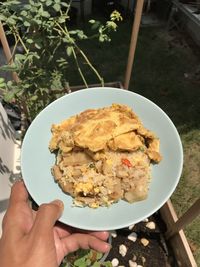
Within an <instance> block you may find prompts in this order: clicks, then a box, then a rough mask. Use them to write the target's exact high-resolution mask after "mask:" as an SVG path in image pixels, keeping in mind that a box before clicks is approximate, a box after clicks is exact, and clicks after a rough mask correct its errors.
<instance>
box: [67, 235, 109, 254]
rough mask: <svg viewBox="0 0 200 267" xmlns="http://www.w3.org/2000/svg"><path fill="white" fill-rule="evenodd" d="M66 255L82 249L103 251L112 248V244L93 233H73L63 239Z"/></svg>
mask: <svg viewBox="0 0 200 267" xmlns="http://www.w3.org/2000/svg"><path fill="white" fill-rule="evenodd" d="M62 244H63V247H64V252H65V255H67V254H68V253H71V252H74V251H76V250H78V249H79V248H81V249H89V248H92V249H94V250H97V251H99V252H102V253H106V252H108V251H109V250H110V245H109V244H108V243H106V242H105V241H103V240H100V239H98V238H96V237H95V236H92V235H87V234H72V235H71V236H69V237H66V238H64V239H62Z"/></svg>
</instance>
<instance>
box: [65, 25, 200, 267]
mask: <svg viewBox="0 0 200 267" xmlns="http://www.w3.org/2000/svg"><path fill="white" fill-rule="evenodd" d="M131 29H132V22H131V21H130V20H127V21H125V22H123V23H121V25H120V26H119V28H118V31H117V32H116V33H114V34H112V41H111V43H106V44H101V43H98V42H90V41H86V42H85V43H83V46H82V47H83V50H84V51H86V53H87V55H88V56H89V58H90V59H91V62H92V63H94V65H95V67H96V68H97V69H98V70H99V72H100V73H101V75H102V76H103V77H104V79H105V82H113V81H121V82H124V76H125V70H126V64H127V57H128V51H129V42H130V36H131ZM186 39H187V40H188V37H187V38H186ZM190 44H191V42H190ZM199 60H200V58H199V57H198V55H197V54H196V53H195V51H194V50H193V49H192V48H191V47H190V46H189V45H188V42H186V41H185V39H184V37H183V36H181V35H180V34H179V33H177V32H174V33H173V34H172V33H170V34H169V33H168V32H167V31H166V29H165V28H164V27H154V28H151V27H148V28H141V29H140V32H139V38H138V43H137V49H136V55H135V61H134V65H133V72H132V76H131V81H130V88H129V89H130V90H132V91H134V92H137V93H139V94H141V95H143V96H145V97H147V98H149V99H151V100H152V101H154V102H155V103H156V104H157V105H159V106H160V107H161V108H162V109H163V110H164V111H165V112H166V113H167V114H168V115H169V117H170V118H171V119H172V121H173V122H174V124H175V126H176V127H177V129H178V131H179V133H180V136H181V139H182V143H183V148H184V167H183V173H182V176H181V179H180V183H179V185H178V187H177V189H176V191H175V193H174V194H173V195H172V198H171V199H172V202H173V205H174V207H175V209H176V212H177V214H178V216H181V214H183V212H185V211H186V210H187V209H188V208H189V207H190V206H191V205H192V204H193V203H194V202H195V200H196V199H197V198H198V197H199V195H200V177H199V174H200V164H199V162H200V119H199V114H200V105H199V103H200V91H199V90H200V80H199V81H197V80H195V78H194V75H193V73H194V72H195V70H197V69H198V66H199V65H198V64H199ZM84 68H85V73H86V78H87V80H88V81H89V83H97V82H98V80H96V78H95V76H94V75H92V74H91V73H90V72H89V70H88V68H86V66H84ZM69 77H70V78H71V85H80V84H82V81H81V79H80V78H79V75H78V73H77V71H76V70H75V69H70V70H69ZM185 233H186V236H187V238H188V240H189V243H190V245H191V247H192V249H193V252H194V256H195V258H196V261H197V262H198V264H199V265H200V219H199V218H197V219H196V220H195V221H193V222H192V223H191V224H190V225H188V226H187V227H186V228H185Z"/></svg>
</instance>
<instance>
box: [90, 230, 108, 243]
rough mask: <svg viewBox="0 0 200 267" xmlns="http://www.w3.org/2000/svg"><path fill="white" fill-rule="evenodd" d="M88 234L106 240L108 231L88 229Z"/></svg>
mask: <svg viewBox="0 0 200 267" xmlns="http://www.w3.org/2000/svg"><path fill="white" fill-rule="evenodd" d="M88 234H90V235H92V236H95V237H97V238H99V239H101V240H104V241H106V240H107V239H108V237H109V233H108V232H106V231H102V232H101V231H99V232H91V231H90V232H88Z"/></svg>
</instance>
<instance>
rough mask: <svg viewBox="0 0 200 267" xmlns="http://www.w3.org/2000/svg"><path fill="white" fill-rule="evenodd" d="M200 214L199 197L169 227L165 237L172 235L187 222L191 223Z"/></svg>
mask: <svg viewBox="0 0 200 267" xmlns="http://www.w3.org/2000/svg"><path fill="white" fill-rule="evenodd" d="M199 214H200V199H198V200H197V201H196V202H195V203H194V204H193V205H192V206H191V207H190V208H189V209H188V210H187V211H186V212H185V213H184V214H183V215H182V216H181V217H180V218H179V219H178V220H177V221H176V222H175V223H174V224H173V225H171V227H170V228H169V229H168V231H167V233H166V238H171V237H173V236H174V235H175V234H176V233H178V232H179V231H180V230H181V229H183V228H184V227H185V226H186V225H187V224H189V223H191V222H192V221H193V220H194V219H195V218H196V217H197V216H198V215H199Z"/></svg>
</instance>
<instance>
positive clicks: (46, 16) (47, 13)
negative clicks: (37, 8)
mask: <svg viewBox="0 0 200 267" xmlns="http://www.w3.org/2000/svg"><path fill="white" fill-rule="evenodd" d="M41 15H42V17H45V18H49V17H50V14H49V12H47V11H43V12H42V13H41Z"/></svg>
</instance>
